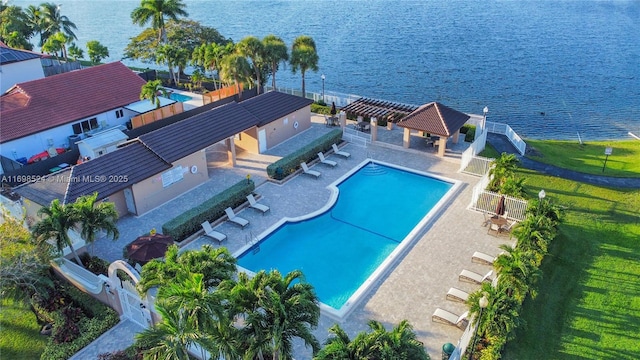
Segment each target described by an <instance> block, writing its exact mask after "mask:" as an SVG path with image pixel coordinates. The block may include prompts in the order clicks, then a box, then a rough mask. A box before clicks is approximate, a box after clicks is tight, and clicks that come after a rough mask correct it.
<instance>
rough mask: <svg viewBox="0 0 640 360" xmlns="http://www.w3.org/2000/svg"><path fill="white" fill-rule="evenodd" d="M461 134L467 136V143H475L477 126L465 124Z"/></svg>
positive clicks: (465, 139) (465, 138)
mask: <svg viewBox="0 0 640 360" xmlns="http://www.w3.org/2000/svg"><path fill="white" fill-rule="evenodd" d="M460 133H462V134H465V137H464V141H465V142H473V140H475V139H476V126H475V125H469V124H465V125H463V126H462V127H461V128H460Z"/></svg>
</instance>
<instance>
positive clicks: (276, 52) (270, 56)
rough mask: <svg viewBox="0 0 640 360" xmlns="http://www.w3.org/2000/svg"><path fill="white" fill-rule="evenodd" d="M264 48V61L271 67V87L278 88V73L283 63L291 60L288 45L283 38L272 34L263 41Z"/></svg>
mask: <svg viewBox="0 0 640 360" xmlns="http://www.w3.org/2000/svg"><path fill="white" fill-rule="evenodd" d="M262 44H263V46H264V60H265V62H266V63H267V64H269V65H271V87H273V89H274V90H275V88H276V72H277V71H278V65H279V64H280V63H281V62H285V61H287V60H289V51H288V50H287V45H286V44H285V43H284V41H282V39H281V38H279V37H277V36H275V35H273V34H270V35H267V36H265V37H264V38H263V39H262Z"/></svg>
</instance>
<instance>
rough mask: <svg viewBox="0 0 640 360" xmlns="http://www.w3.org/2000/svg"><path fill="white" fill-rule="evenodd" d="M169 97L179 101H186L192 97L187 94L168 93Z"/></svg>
mask: <svg viewBox="0 0 640 360" xmlns="http://www.w3.org/2000/svg"><path fill="white" fill-rule="evenodd" d="M169 99H173V100H176V101H180V102H187V101H189V100H191V99H193V98H192V97H191V96H187V95H182V94H178V93H171V94H169Z"/></svg>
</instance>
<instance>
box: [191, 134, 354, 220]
mask: <svg viewBox="0 0 640 360" xmlns="http://www.w3.org/2000/svg"><path fill="white" fill-rule="evenodd" d="M341 140H342V130H340V129H335V130H332V131H330V132H329V133H327V134H325V135H324V136H322V137H320V138H318V139H316V140H315V141H313V142H311V143H310V144H309V145H307V146H305V147H303V148H300V149H298V150H297V151H295V152H293V153H292V154H289V155H287V156H285V157H283V158H282V159H280V160H278V161H276V162H274V163H273V164H271V165H269V166H267V174H268V175H269V177H270V178H272V179H276V180H282V179H284V178H286V177H287V176H289V175H291V174H293V173H294V172H296V170H297V169H298V168H299V167H300V163H302V162H309V161H311V160H313V159H315V158H316V157H317V156H318V153H319V152H321V151H322V152H325V151H327V150H329V149H331V145H332V144H337V143H339V142H340V141H341ZM199 225H200V224H198V226H199Z"/></svg>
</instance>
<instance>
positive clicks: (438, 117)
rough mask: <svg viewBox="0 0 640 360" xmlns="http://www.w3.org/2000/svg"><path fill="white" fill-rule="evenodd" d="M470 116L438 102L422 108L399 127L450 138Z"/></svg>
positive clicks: (410, 115)
mask: <svg viewBox="0 0 640 360" xmlns="http://www.w3.org/2000/svg"><path fill="white" fill-rule="evenodd" d="M469 118H470V116H469V115H467V114H465V113H462V112H460V111H458V110H454V109H452V108H450V107H448V106H445V105H442V104H440V103H438V102H432V103H428V104H424V105H422V106H420V107H419V108H418V109H417V110H415V111H414V112H412V113H411V114H409V115H407V116H406V117H405V118H403V119H402V121H400V122H399V123H398V126H399V127H403V128H408V129H413V130H419V131H424V132H427V133H429V134H435V135H440V136H446V137H449V136H451V135H453V134H454V133H455V132H456V131H458V129H460V128H461V127H462V125H464V123H465V122H467V120H469Z"/></svg>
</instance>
